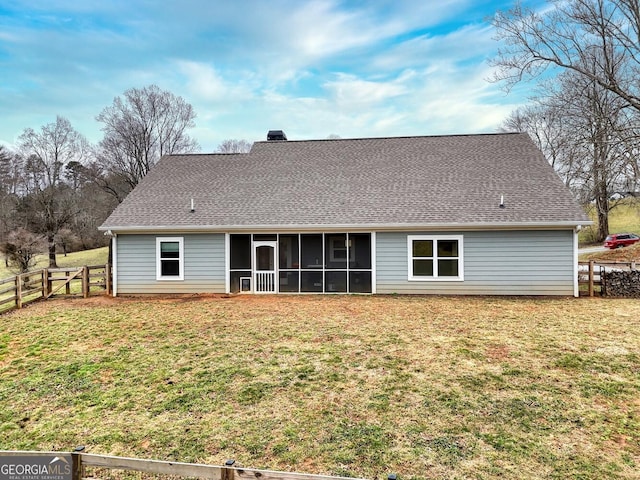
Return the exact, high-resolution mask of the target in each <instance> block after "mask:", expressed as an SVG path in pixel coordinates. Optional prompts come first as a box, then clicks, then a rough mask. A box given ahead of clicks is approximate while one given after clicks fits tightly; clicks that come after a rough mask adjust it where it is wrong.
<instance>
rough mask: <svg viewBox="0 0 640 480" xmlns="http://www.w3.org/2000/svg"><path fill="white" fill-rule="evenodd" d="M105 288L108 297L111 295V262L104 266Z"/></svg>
mask: <svg viewBox="0 0 640 480" xmlns="http://www.w3.org/2000/svg"><path fill="white" fill-rule="evenodd" d="M104 286H105V289H106V290H107V295H111V264H110V263H109V262H107V264H106V265H105V266H104Z"/></svg>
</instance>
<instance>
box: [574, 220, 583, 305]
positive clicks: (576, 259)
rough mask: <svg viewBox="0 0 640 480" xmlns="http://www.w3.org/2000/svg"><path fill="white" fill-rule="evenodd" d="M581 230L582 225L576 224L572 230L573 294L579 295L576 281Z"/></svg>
mask: <svg viewBox="0 0 640 480" xmlns="http://www.w3.org/2000/svg"><path fill="white" fill-rule="evenodd" d="M580 230H582V225H578V226H577V227H576V228H575V229H574V230H573V296H574V297H576V298H577V297H579V296H580V289H579V287H580V286H579V282H578V270H579V269H578V233H579V232H580Z"/></svg>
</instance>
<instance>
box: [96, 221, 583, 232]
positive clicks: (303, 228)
mask: <svg viewBox="0 0 640 480" xmlns="http://www.w3.org/2000/svg"><path fill="white" fill-rule="evenodd" d="M593 223H594V222H593V221H591V220H567V221H559V222H540V221H536V222H501V223H490V222H474V223H455V222H453V223H444V224H442V223H423V224H419V223H398V224H387V223H385V224H360V225H353V224H326V225H324V224H317V225H308V224H301V225H154V226H149V225H137V226H136V225H122V226H118V225H113V226H101V227H99V228H98V229H99V230H100V231H103V232H105V234H108V233H109V232H111V233H114V234H123V233H124V234H149V233H163V234H169V233H275V232H278V233H304V232H344V231H349V232H371V231H376V232H405V231H415V232H417V231H480V230H567V229H576V230H579V229H580V228H581V227H584V226H589V225H593Z"/></svg>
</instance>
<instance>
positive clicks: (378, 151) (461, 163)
mask: <svg viewBox="0 0 640 480" xmlns="http://www.w3.org/2000/svg"><path fill="white" fill-rule="evenodd" d="M501 196H504V203H505V208H499V203H500V197H501ZM192 198H193V200H194V204H195V212H193V213H191V212H190V202H191V199H192ZM584 223H588V219H587V217H586V216H585V214H584V212H583V211H582V209H581V208H580V207H579V206H578V205H577V203H576V202H575V201H574V200H573V198H572V196H571V194H570V193H569V191H568V190H567V189H566V188H565V186H564V185H563V183H562V181H561V180H560V179H559V177H558V176H557V175H556V173H555V172H554V171H553V169H552V168H551V166H550V165H549V164H548V162H547V161H546V160H545V158H544V157H543V155H542V154H541V152H540V151H539V150H538V149H537V148H536V147H535V146H534V144H533V142H532V141H531V140H530V138H529V137H528V135H526V134H483V135H453V136H433V137H398V138H364V139H345V140H342V139H339V140H311V141H276V142H257V143H255V144H254V146H253V149H252V150H251V153H248V154H232V155H229V154H190V155H172V156H166V157H164V158H162V159H161V160H160V162H159V163H158V164H157V165H156V166H155V167H154V168H153V169H152V170H151V171H150V172H149V174H148V175H147V176H146V177H145V178H144V179H143V180H142V182H140V184H139V185H138V186H137V187H136V188H135V189H134V190H133V192H131V194H129V196H128V197H127V198H126V199H125V200H124V202H122V204H120V205H119V206H118V208H116V210H115V211H114V212H113V213H112V215H111V216H110V217H109V218H108V219H107V220H106V221H105V223H104V224H103V225H102V227H101V228H102V229H103V230H106V229H112V230H114V231H118V230H127V229H129V230H133V229H142V230H144V229H153V228H158V229H177V230H179V229H209V228H211V229H227V228H238V229H242V228H256V229H257V228H272V229H273V230H278V229H284V228H294V227H301V228H311V227H314V226H318V227H331V226H335V227H337V226H351V227H354V228H358V227H362V228H366V227H374V226H385V225H387V226H397V227H399V228H400V227H403V226H407V227H428V226H433V227H447V226H449V227H452V228H455V227H459V226H465V225H467V226H483V225H486V226H496V227H499V226H505V227H508V226H515V225H517V226H525V225H532V226H534V225H538V226H540V225H549V226H554V225H571V224H574V225H577V224H584Z"/></svg>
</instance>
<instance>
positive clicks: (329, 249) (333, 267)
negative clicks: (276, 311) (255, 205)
mask: <svg viewBox="0 0 640 480" xmlns="http://www.w3.org/2000/svg"><path fill="white" fill-rule="evenodd" d="M373 251H374V249H373V248H372V234H371V233H349V232H343V233H342V232H338V233H333V232H331V233H273V234H231V235H229V286H230V291H231V292H232V293H237V292H246V293H372V278H373V276H372V265H373V261H372V252H373Z"/></svg>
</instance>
